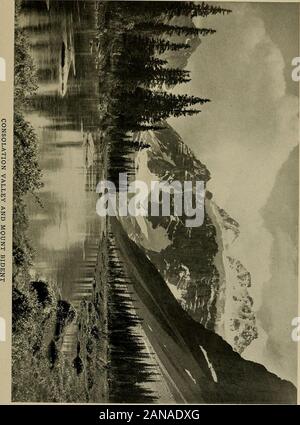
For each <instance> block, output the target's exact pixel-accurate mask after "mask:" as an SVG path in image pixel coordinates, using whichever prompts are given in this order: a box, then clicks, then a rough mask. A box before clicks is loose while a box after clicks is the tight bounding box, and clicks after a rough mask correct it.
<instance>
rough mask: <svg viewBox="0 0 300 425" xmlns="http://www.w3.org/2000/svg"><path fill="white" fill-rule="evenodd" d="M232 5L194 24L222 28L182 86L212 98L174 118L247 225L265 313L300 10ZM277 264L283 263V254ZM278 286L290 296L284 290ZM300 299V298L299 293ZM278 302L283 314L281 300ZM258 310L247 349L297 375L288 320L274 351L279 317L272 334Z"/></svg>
mask: <svg viewBox="0 0 300 425" xmlns="http://www.w3.org/2000/svg"><path fill="white" fill-rule="evenodd" d="M223 7H226V8H230V9H232V13H231V14H230V15H227V16H222V15H220V16H212V17H209V18H197V19H196V20H195V23H196V25H197V26H202V27H204V26H205V27H213V28H215V29H216V30H217V33H216V34H214V35H211V36H208V37H206V38H205V39H203V40H202V43H201V44H200V46H199V47H198V48H197V50H196V51H195V52H194V53H193V55H192V56H191V57H190V59H189V62H188V65H187V67H186V68H187V69H189V70H190V71H191V77H192V81H191V82H190V83H189V84H188V85H182V86H179V88H178V89H176V91H177V92H180V93H189V94H193V95H196V96H200V97H207V98H209V99H211V103H209V104H206V105H204V106H203V107H202V112H201V114H199V115H197V116H193V117H184V118H174V119H170V120H169V123H170V124H171V125H172V126H173V127H174V128H175V129H176V130H177V131H178V133H179V134H180V135H181V136H182V137H183V140H184V142H185V143H186V144H188V145H189V146H190V147H191V148H192V149H193V151H194V152H195V154H196V156H197V157H198V158H199V159H200V160H201V161H202V162H203V163H205V165H206V166H207V167H208V169H209V170H210V172H211V174H212V178H211V181H210V182H209V184H208V189H209V190H211V192H212V193H213V194H214V199H215V201H216V202H217V204H218V205H220V206H221V207H223V208H225V209H226V210H227V211H228V213H229V214H230V215H231V216H232V217H233V218H235V219H236V220H237V221H238V222H239V223H240V226H241V236H240V238H239V240H238V241H237V242H236V245H235V251H236V255H237V258H239V259H240V260H241V261H242V263H243V264H244V265H245V267H246V268H247V269H248V270H249V271H250V273H251V275H252V282H253V288H252V295H253V296H254V299H255V309H256V310H257V311H259V310H261V309H263V308H264V302H265V296H266V295H265V291H264V288H266V285H267V284H268V285H270V280H271V278H272V275H273V273H274V270H273V267H274V258H273V257H274V252H275V250H274V246H273V245H274V237H275V236H274V234H272V231H273V230H270V226H267V225H266V220H268V217H266V216H265V215H264V214H262V210H263V209H264V207H265V205H266V203H267V201H268V199H269V197H270V194H271V191H272V189H273V187H274V183H275V180H276V176H277V175H278V173H279V170H280V169H281V167H282V166H283V164H284V163H285V161H287V159H288V157H289V154H290V152H291V151H292V149H293V148H294V147H295V146H296V144H297V143H298V83H296V82H293V81H292V80H291V77H290V75H291V71H292V66H291V60H292V58H293V57H295V56H300V54H299V44H298V40H299V23H298V16H299V13H298V6H297V5H295V4H274V3H273V4H258V3H254V4H251V3H243V4H242V3H231V4H229V3H228V4H226V6H225V4H224V6H223ZM294 172H295V173H296V172H297V170H294ZM279 207H280V204H279ZM269 214H272V212H269ZM294 230H295V229H290V231H294ZM282 237H283V238H285V237H287V236H286V235H285V234H284V235H283V236H282ZM282 243H284V242H282ZM286 246H288V247H289V248H288V249H290V250H291V252H290V255H289V256H288V257H291V256H293V252H292V249H293V246H292V245H291V244H289V243H288V242H287V241H286ZM277 252H279V251H278V250H277ZM278 255H280V254H278ZM275 260H276V261H275V263H276V262H277V263H278V262H280V258H279V257H278V258H277V259H275ZM280 267H281V269H280V274H281V276H283V277H285V278H286V279H287V280H291V279H293V281H295V275H294V274H293V273H291V272H290V267H288V266H287V262H285V261H282V262H281V264H280ZM293 287H294V288H295V286H293ZM283 288H284V285H283ZM276 291H277V292H276V294H278V297H277V298H278V299H280V298H281V299H282V293H280V289H279V287H278V286H277V287H276ZM293 295H294V297H295V299H296V298H297V294H296V293H295V294H291V296H293ZM274 303H275V304H274V311H275V310H276V297H275V298H274ZM286 307H287V308H284V306H283V308H282V309H281V311H282V310H283V311H284V314H283V316H282V314H281V316H280V319H281V320H284V321H285V322H286V323H290V321H291V319H292V317H294V315H296V312H295V311H294V310H293V312H292V311H291V308H290V304H289V302H288V300H287V304H286ZM273 313H274V312H273ZM258 316H260V321H261V322H260V323H259V326H260V337H259V339H258V341H256V343H255V349H254V348H253V349H252V351H251V350H249V353H248V354H245V355H248V356H249V358H252V359H253V360H256V361H260V362H262V363H264V364H265V365H266V366H267V367H268V368H269V369H270V370H273V371H275V372H276V373H280V374H281V375H285V376H284V377H288V378H289V379H293V374H294V375H295V371H294V372H293V370H294V369H293V370H291V369H290V370H289V371H287V370H283V369H282V367H281V368H279V366H278V362H279V357H282V356H283V355H284V356H285V358H286V356H289V355H291V356H292V355H294V353H295V349H296V348H295V346H294V345H293V344H291V341H290V337H289V335H290V331H289V329H288V327H287V325H285V332H283V333H281V334H280V335H279V334H278V341H276V343H277V348H278V347H279V348H278V349H277V354H275V353H274V352H272V355H271V353H270V352H268V350H267V348H266V347H267V340H268V338H269V335H268V333H270V334H271V333H272V335H273V336H272V337H273V338H274V335H275V338H276V332H274V329H275V328H276V320H275V318H276V317H275V316H274V315H273V317H272V320H273V322H272V324H271V327H272V332H271V331H270V324H269V323H268V330H267V331H266V329H267V326H266V324H265V323H264V322H263V321H264V318H263V316H262V315H258ZM269 345H270V344H269ZM286 345H288V346H289V347H290V348H289V349H288V351H287V350H286ZM253 347H254V345H253ZM294 378H295V376H294ZM293 380H294V381H295V379H293Z"/></svg>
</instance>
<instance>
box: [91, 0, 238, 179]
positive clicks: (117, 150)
mask: <svg viewBox="0 0 300 425" xmlns="http://www.w3.org/2000/svg"><path fill="white" fill-rule="evenodd" d="M101 3H102V5H101V9H100V10H99V11H98V20H97V26H98V28H97V30H98V36H97V43H98V45H99V52H100V53H99V57H100V59H99V73H100V77H101V78H100V81H101V82H100V84H101V89H100V92H101V90H102V93H103V86H105V87H106V89H104V90H105V92H104V93H103V98H102V99H101V98H100V102H101V101H106V102H108V101H109V105H108V112H109V117H110V119H109V120H108V121H109V122H108V123H107V122H106V124H108V125H107V126H108V130H109V136H110V152H111V155H110V167H109V170H110V177H111V178H112V180H114V179H115V178H116V176H118V174H119V172H124V171H127V172H128V171H129V170H130V167H129V166H128V159H127V158H128V151H134V150H135V149H136V146H134V142H133V140H134V137H131V138H128V134H130V133H134V132H136V131H145V130H161V129H162V128H163V124H162V123H163V121H164V120H166V119H167V118H169V117H170V116H174V117H179V116H191V115H195V114H198V113H199V112H200V111H201V110H200V109H199V107H200V106H201V105H204V104H205V103H207V102H209V101H210V100H209V99H207V98H205V97H203V98H202V97H197V96H192V95H176V94H173V93H172V92H170V88H173V87H174V86H176V85H177V84H183V83H187V82H189V81H190V79H191V77H190V72H189V71H187V70H185V69H180V68H174V67H171V66H169V64H168V61H167V60H166V59H165V56H166V53H167V52H168V51H171V52H181V51H186V50H187V49H189V48H190V47H191V46H190V44H189V40H190V39H192V38H195V37H206V36H209V35H212V34H214V33H215V32H216V30H215V29H213V28H209V27H208V28H206V27H203V28H202V27H201V28H197V27H196V26H195V25H194V24H193V21H192V18H195V17H202V18H206V17H207V16H209V15H217V14H223V15H225V14H228V13H230V10H228V9H224V8H221V7H219V6H212V5H209V4H206V3H204V2H202V3H199V4H197V3H195V2H167V1H162V2H134V1H131V2H122V1H117V2H101ZM180 17H185V18H189V19H185V22H186V21H187V22H188V24H186V25H178V23H177V22H178V21H179V20H178V19H177V20H176V18H180ZM178 39H179V41H178ZM163 55H164V57H163ZM141 148H143V147H141ZM126 156H127V158H126ZM116 159H117V161H115V160H116ZM115 183H116V184H117V181H115Z"/></svg>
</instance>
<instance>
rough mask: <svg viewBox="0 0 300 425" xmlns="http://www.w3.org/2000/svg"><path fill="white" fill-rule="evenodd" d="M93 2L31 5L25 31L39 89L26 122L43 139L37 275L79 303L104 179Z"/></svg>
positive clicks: (34, 215) (32, 210) (33, 217)
mask: <svg viewBox="0 0 300 425" xmlns="http://www.w3.org/2000/svg"><path fill="white" fill-rule="evenodd" d="M94 7H95V6H94V2H90V1H89V2H85V1H80V2H77V1H72V2H59V1H52V2H51V3H50V8H49V10H48V8H47V4H46V2H45V1H27V2H25V6H24V8H23V14H22V21H21V24H22V26H23V28H24V29H25V30H26V32H27V33H28V36H29V41H30V44H31V53H32V56H33V58H34V61H35V64H36V67H37V75H38V82H39V90H38V94H37V96H35V98H34V101H33V105H32V106H31V109H30V110H28V114H27V118H28V119H29V120H30V121H31V123H32V124H33V126H34V127H35V129H36V131H37V133H38V137H39V155H40V157H39V162H40V167H41V169H42V171H43V182H44V189H42V190H41V191H40V194H39V198H40V201H41V205H39V204H38V203H37V202H36V200H34V199H33V198H32V197H29V200H28V205H29V207H28V208H29V216H30V238H31V244H32V246H33V247H34V248H35V250H36V254H35V259H34V267H33V269H34V270H33V273H34V274H35V276H36V277H38V278H40V279H46V280H53V281H56V282H57V283H58V284H59V287H60V288H61V291H62V296H63V297H65V298H72V296H74V293H73V292H74V286H73V283H74V281H75V279H76V278H78V276H80V273H82V263H83V261H84V260H85V257H86V250H87V247H88V246H89V244H90V243H91V241H92V240H94V239H95V237H97V235H99V234H100V233H101V232H102V228H101V225H102V223H101V221H100V218H99V217H98V216H97V215H96V193H95V186H96V182H97V181H98V179H99V178H100V176H101V173H102V170H101V152H100V141H101V140H100V139H101V134H100V132H99V130H98V129H97V102H98V98H97V89H98V87H97V76H96V69H95V66H94V61H93V57H92V56H91V53H90V40H91V39H92V38H93V36H94V34H93V31H92V30H91V28H94V18H95V14H94V13H93V12H94Z"/></svg>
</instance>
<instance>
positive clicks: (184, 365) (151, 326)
mask: <svg viewBox="0 0 300 425" xmlns="http://www.w3.org/2000/svg"><path fill="white" fill-rule="evenodd" d="M111 224H112V225H111V228H112V230H113V233H114V237H115V240H116V246H117V249H118V253H119V254H118V255H119V256H120V259H121V261H122V262H123V264H124V267H125V268H126V273H127V275H128V277H129V278H130V281H131V290H132V291H133V293H134V297H135V298H136V302H137V303H138V308H139V309H138V311H139V315H140V317H141V319H142V326H143V329H144V331H145V333H146V334H147V336H148V338H149V340H150V342H151V344H152V346H153V347H155V348H154V349H155V351H156V353H157V355H158V358H159V359H160V362H161V364H162V365H163V366H164V371H165V373H166V376H170V377H172V379H170V381H169V385H170V389H171V391H172V392H173V391H174V395H175V399H176V400H177V397H179V396H180V400H181V401H182V400H184V401H185V402H187V403H201V402H202V403H260V404H261V403H288V404H295V403H296V398H297V391H296V388H295V387H294V386H293V385H292V384H291V383H289V382H287V381H285V380H281V379H280V378H278V377H277V376H276V375H274V374H272V373H270V372H268V371H267V370H266V368H265V367H264V366H262V365H260V364H257V363H254V362H251V361H247V360H245V359H243V358H242V357H241V356H240V355H239V354H238V353H236V352H235V351H233V349H232V347H231V346H230V345H229V344H228V343H227V342H225V341H224V340H223V339H222V338H221V337H220V336H219V335H217V334H215V333H214V332H211V331H209V330H208V329H206V328H205V327H204V326H203V325H201V324H200V323H198V322H197V321H195V320H193V319H192V318H191V317H190V315H188V314H187V312H186V311H184V309H182V307H181V306H180V305H179V303H178V302H177V301H176V300H175V298H174V297H173V296H172V293H171V291H170V289H169V287H168V285H167V284H166V282H165V281H164V279H163V278H162V276H161V274H160V273H158V271H157V268H156V267H155V266H154V265H153V263H152V262H151V261H149V259H148V258H147V256H146V255H145V252H144V250H143V249H141V248H139V247H138V246H137V244H136V243H134V242H133V241H132V240H131V239H130V238H129V237H128V235H127V232H125V231H124V229H123V228H122V226H121V225H120V223H119V222H118V220H117V219H112V223H111Z"/></svg>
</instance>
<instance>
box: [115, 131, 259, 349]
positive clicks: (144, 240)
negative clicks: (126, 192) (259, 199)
mask: <svg viewBox="0 0 300 425" xmlns="http://www.w3.org/2000/svg"><path fill="white" fill-rule="evenodd" d="M136 141H137V142H142V143H144V144H147V145H150V148H149V149H143V150H141V151H140V152H139V153H138V154H137V158H136V179H137V180H143V181H145V182H146V183H147V184H148V186H149V187H150V181H151V180H152V181H153V180H157V181H160V182H162V181H164V182H169V183H171V182H172V181H175V180H176V181H179V182H183V181H187V180H190V181H192V182H193V184H195V182H196V181H203V182H204V184H205V185H206V183H207V181H208V180H209V179H210V173H209V171H208V170H207V168H206V167H205V165H204V164H202V163H201V161H199V160H198V159H197V158H196V157H195V156H194V154H193V152H192V151H191V150H190V149H189V148H188V147H187V146H186V145H185V144H184V143H183V141H182V140H181V138H180V136H179V135H178V134H177V133H176V132H175V131H174V130H173V129H172V128H171V127H170V126H167V128H166V129H164V130H160V131H155V132H153V131H149V132H142V133H138V134H137V135H136ZM148 201H150V199H148ZM171 205H173V204H172V202H171ZM122 223H123V225H124V227H125V228H126V230H127V232H128V235H129V236H130V237H131V239H132V240H133V241H135V242H136V243H137V244H138V246H140V247H141V248H143V249H144V250H145V253H146V255H147V256H148V258H149V259H150V260H151V261H152V262H153V264H154V265H155V266H156V268H157V270H158V271H159V272H160V274H161V275H162V276H163V278H164V279H165V281H166V282H167V283H168V285H169V288H170V289H171V291H172V293H173V295H174V296H175V298H176V299H177V301H178V302H179V303H180V304H181V305H182V307H183V308H184V309H185V310H186V311H187V312H188V313H189V314H190V316H191V317H193V318H194V319H195V320H196V321H198V322H199V323H201V324H203V325H204V326H205V327H206V328H208V329H211V330H215V331H216V332H218V333H219V334H220V335H221V336H223V337H224V338H225V339H226V340H227V341H228V342H229V343H230V344H231V345H232V346H233V347H234V349H235V350H236V351H238V352H240V353H241V352H242V351H243V350H244V348H245V347H246V346H247V345H249V344H250V343H251V341H252V340H253V339H254V338H256V336H257V332H256V327H255V317H254V315H253V313H252V310H251V307H252V299H251V297H250V296H249V294H248V287H249V286H250V285H251V277H250V273H249V272H248V271H247V270H246V269H244V267H243V265H242V264H241V263H240V262H239V260H238V259H236V258H233V257H232V256H231V252H230V247H231V245H232V244H233V243H234V241H235V239H236V238H237V237H238V235H239V224H238V223H237V222H236V221H235V220H234V219H233V218H231V217H230V216H229V215H228V214H227V213H226V211H224V210H223V209H221V208H220V207H218V206H217V205H216V204H215V202H214V201H213V200H212V194H211V193H210V192H208V191H207V192H206V196H205V215H204V222H203V224H202V225H201V226H199V227H193V228H190V227H186V226H185V217H184V216H182V217H178V216H176V215H174V214H173V215H172V208H171V215H170V216H167V217H162V216H159V217H152V216H148V217H126V218H122Z"/></svg>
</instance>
